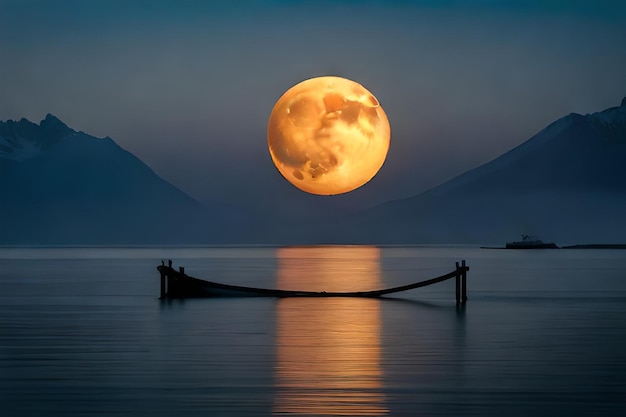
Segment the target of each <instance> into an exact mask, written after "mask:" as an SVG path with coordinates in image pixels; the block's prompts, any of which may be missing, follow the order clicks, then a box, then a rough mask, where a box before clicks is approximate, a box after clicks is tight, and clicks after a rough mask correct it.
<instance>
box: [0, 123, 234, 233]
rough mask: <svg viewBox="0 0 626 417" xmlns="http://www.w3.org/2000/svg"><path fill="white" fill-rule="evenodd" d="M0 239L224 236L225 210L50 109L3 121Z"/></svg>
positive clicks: (0, 156) (0, 177)
mask: <svg viewBox="0 0 626 417" xmlns="http://www.w3.org/2000/svg"><path fill="white" fill-rule="evenodd" d="M0 143H2V144H3V148H2V152H3V153H2V154H0V193H1V195H2V196H3V197H2V205H1V206H0V243H3V244H15V243H19V244H56V243H60V244H73V243H76V244H84V243H90V244H122V243H124V244H126V243H128V244H132V243H150V244H152V243H192V242H211V241H215V240H216V239H217V240H228V236H227V234H228V232H229V230H228V224H227V222H226V221H225V219H228V215H227V213H223V212H220V211H219V210H216V209H208V208H207V207H204V206H203V205H202V204H200V203H199V202H198V201H196V200H194V199H193V198H191V197H189V196H188V195H186V194H185V193H183V192H182V191H180V190H178V189H177V188H176V187H174V186H172V185H171V184H169V183H168V182H166V181H165V180H163V179H162V178H160V177H159V176H158V175H157V174H155V173H154V171H153V170H152V169H150V168H149V167H148V166H147V165H145V164H144V163H143V162H142V161H140V160H139V159H138V158H137V157H135V156H134V155H132V154H131V153H129V152H127V151H125V150H124V149H122V148H121V147H120V146H119V145H117V144H116V143H115V142H114V141H113V139H111V138H109V137H106V138H103V139H99V138H95V137H93V136H90V135H87V134H85V133H83V132H76V131H74V130H73V129H70V128H69V127H68V126H67V125H65V124H64V123H63V122H61V121H60V120H59V119H58V118H56V117H54V116H52V115H50V114H49V115H48V116H46V118H45V119H44V120H42V121H41V123H40V124H39V125H37V124H34V123H31V122H29V121H28V120H26V119H22V120H20V121H19V122H14V121H8V122H1V123H0Z"/></svg>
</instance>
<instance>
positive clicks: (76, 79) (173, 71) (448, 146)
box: [0, 0, 626, 221]
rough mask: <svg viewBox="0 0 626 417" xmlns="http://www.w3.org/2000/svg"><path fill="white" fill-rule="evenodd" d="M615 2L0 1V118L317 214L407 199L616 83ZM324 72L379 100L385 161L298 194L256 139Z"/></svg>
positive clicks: (210, 198) (623, 35)
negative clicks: (288, 100) (333, 187)
mask: <svg viewBox="0 0 626 417" xmlns="http://www.w3.org/2000/svg"><path fill="white" fill-rule="evenodd" d="M624 45H626V2H623V1H621V0H620V1H592V0H580V1H564V0H552V1H550V0H531V1H519V0H511V1H495V0H493V1H487V0H456V1H452V0H450V1H435V0H430V1H354V0H353V1H347V0H345V1H323V0H320V1H297V0H292V1H286V0H285V1H278V0H272V1H184V0H183V1H158V0H154V1H137V0H129V1H118V0H74V1H70V0H45V1H44V0H0V120H9V119H13V120H19V119H21V118H23V117H25V118H27V119H29V120H31V121H34V122H39V121H40V120H42V119H43V118H44V117H45V116H46V114H47V113H51V114H54V115H55V116H57V117H59V118H60V119H61V120H63V121H64V122H65V123H66V124H68V125H69V126H70V127H72V128H73V129H75V130H79V131H84V132H86V133H88V134H91V135H93V136H97V137H105V136H109V137H111V138H113V139H114V140H115V141H116V142H117V143H118V144H119V145H120V146H122V147H123V148H124V149H127V150H128V151H130V152H132V153H133V154H135V155H136V156H137V157H139V158H140V159H141V160H143V161H144V162H146V163H147V164H148V165H149V166H150V167H151V168H153V169H154V170H155V171H156V172H157V173H158V174H159V175H160V176H162V177H163V178H165V179H167V180H168V181H170V182H171V183H173V184H174V185H176V186H177V187H179V188H181V189H182V190H183V191H185V192H187V193H189V194H190V195H192V196H193V197H195V198H196V199H198V200H200V201H202V202H203V203H205V204H208V205H213V204H219V205H226V206H229V207H240V208H242V209H244V210H247V211H251V212H255V213H259V214H268V213H271V214H273V216H272V218H273V219H274V220H275V221H280V219H281V218H288V217H290V216H294V217H300V216H308V215H312V216H317V215H326V214H329V213H342V212H346V211H349V210H353V209H359V208H367V207H371V206H375V205H377V204H381V203H383V202H385V201H389V200H392V199H398V198H404V197H409V196H412V195H416V194H419V193H421V192H423V191H426V190H428V189H429V188H432V187H434V186H436V185H438V184H440V183H443V182H445V181H447V180H449V179H451V178H453V177H454V176H456V175H458V174H461V173H463V172H465V171H467V170H469V169H471V168H474V167H476V166H478V165H481V164H483V163H486V162H488V161H490V160H492V159H493V158H495V157H497V156H499V155H501V154H502V153H504V152H506V151H508V150H510V149H512V148H513V147H515V146H517V145H519V144H521V143H523V142H524V141H525V140H527V139H529V138H530V137H531V136H532V135H533V134H535V133H537V132H538V131H539V130H541V129H542V128H544V127H545V126H546V125H548V124H549V123H551V122H552V121H554V120H556V119H558V118H559V117H562V116H564V115H567V114H569V113H572V112H576V113H581V114H586V113H593V112H596V111H601V110H603V109H605V108H608V107H613V106H617V105H619V103H620V101H621V99H622V98H623V97H624V96H625V95H626V77H625V76H624V75H625V74H626V53H625V52H624V51H625V49H624ZM322 75H337V76H342V77H346V78H349V79H352V80H354V81H357V82H359V83H361V84H362V85H363V86H365V87H366V88H367V89H368V90H370V91H371V92H372V93H373V94H374V95H375V96H376V97H377V98H378V100H379V102H380V103H381V105H382V107H383V108H384V110H385V112H386V113H387V116H388V118H389V121H390V124H391V130H392V137H391V146H390V149H389V154H388V156H387V160H386V162H385V164H384V166H383V167H382V169H381V170H380V172H379V173H378V175H376V176H375V177H374V178H373V179H372V180H371V181H370V182H369V183H367V184H366V185H364V186H363V187H361V188H359V189H357V190H355V191H353V192H351V193H348V194H345V195H340V196H313V195H309V194H306V193H304V192H302V191H300V190H298V189H296V188H295V187H293V186H292V185H291V184H289V183H288V182H287V181H286V180H284V179H283V178H282V177H281V176H280V174H279V173H278V171H277V170H276V169H275V167H274V166H273V164H272V162H271V158H270V155H269V152H268V149H267V138H266V128H267V121H268V118H269V115H270V112H271V110H272V107H273V105H274V103H275V102H276V101H277V100H278V98H279V97H280V96H281V95H282V94H283V92H285V91H286V90H287V89H289V88H290V87H291V86H293V85H295V84H297V83H298V82H300V81H302V80H305V79H308V78H311V77H315V76H322Z"/></svg>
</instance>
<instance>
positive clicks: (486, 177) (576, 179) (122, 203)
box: [0, 98, 626, 245]
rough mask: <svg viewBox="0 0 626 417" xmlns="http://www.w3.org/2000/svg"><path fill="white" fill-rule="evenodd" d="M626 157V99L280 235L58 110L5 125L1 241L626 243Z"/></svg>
mask: <svg viewBox="0 0 626 417" xmlns="http://www.w3.org/2000/svg"><path fill="white" fill-rule="evenodd" d="M624 161H626V98H625V99H624V100H622V103H621V105H620V106H618V107H612V108H609V109H606V110H604V111H601V112H598V113H593V114H587V115H580V114H575V113H572V114H570V115H567V116H565V117H563V118H561V119H559V120H557V121H555V122H553V123H552V124H550V125H549V126H547V127H546V128H545V129H543V130H541V131H540V132H539V133H537V134H536V135H535V136H533V137H532V138H530V139H529V140H528V141H526V142H524V143H523V144H521V145H520V146H518V147H516V148H514V149H512V150H511V151H509V152H507V153H505V154H503V155H502V156H500V157H498V158H496V159H494V160H493V161H491V162H488V163H486V164H484V165H481V166H479V167H477V168H475V169H473V170H470V171H468V172H466V173H464V174H461V175H459V176H458V177H456V178H453V179H452V180H450V181H448V182H446V183H444V184H441V185H439V186H437V187H435V188H432V189H431V190H428V191H426V192H424V193H421V194H417V195H415V196H413V197H410V198H406V199H401V200H395V201H390V202H387V203H384V204H382V205H379V206H377V207H374V208H371V209H368V210H364V211H360V212H356V213H352V214H351V215H350V216H349V217H340V218H332V219H330V218H329V219H324V220H322V221H321V222H319V223H312V222H307V221H306V220H304V221H302V222H301V225H300V226H298V222H296V223H293V224H290V225H289V227H284V229H286V230H280V229H279V228H277V227H275V226H271V225H269V224H268V225H265V226H264V225H263V223H262V221H260V220H256V221H254V220H253V219H254V218H253V217H252V215H251V214H249V213H248V214H245V213H244V214H242V213H241V212H237V213H233V211H232V210H229V209H227V208H225V207H223V206H219V205H212V206H211V207H207V206H205V205H203V204H201V203H199V202H198V201H196V200H195V199H193V198H192V197H190V196H188V195H187V194H185V193H183V192H182V191H180V190H179V189H177V188H176V187H174V186H173V185H172V184H170V183H168V182H167V181H166V180H164V179H163V178H161V177H159V176H158V175H157V174H156V173H155V172H154V171H153V170H152V169H150V168H149V167H148V166H147V165H146V164H144V163H143V162H142V161H140V160H139V159H138V158H137V157H135V156H134V155H132V154H131V153H129V152H128V151H126V150H124V149H122V148H121V147H120V146H119V145H117V144H116V143H115V142H114V141H113V140H112V139H111V138H109V137H105V138H96V137H93V136H90V135H88V134H86V133H84V132H77V131H75V130H73V129H71V128H69V127H68V126H67V125H65V124H64V123H63V122H62V121H60V120H59V119H58V118H56V117H55V116H52V115H50V114H49V115H47V116H46V118H45V119H44V120H42V121H41V123H40V124H35V123H32V122H30V121H28V120H26V119H21V120H19V121H13V120H9V121H6V122H0V244H4V245H15V244H42V245H43V244H94V245H103V244H161V243H167V244H173V243H178V244H190V243H193V244H195V243H197V244H200V243H211V244H217V243H294V244H296V243H307V244H310V243H348V244H363V243H368V244H414V243H503V242H504V241H505V240H512V239H515V238H516V237H518V236H519V235H521V234H531V235H537V236H539V237H541V238H544V240H553V241H558V242H559V243H562V244H564V243H598V242H601V243H624V242H626V236H625V234H626V232H625V231H626V165H625V163H624ZM307 223H308V224H307ZM287 229H288V230H287Z"/></svg>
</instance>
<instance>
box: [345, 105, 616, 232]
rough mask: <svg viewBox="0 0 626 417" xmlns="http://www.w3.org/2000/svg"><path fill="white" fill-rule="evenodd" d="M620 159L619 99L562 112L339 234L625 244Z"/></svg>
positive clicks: (361, 218)
mask: <svg viewBox="0 0 626 417" xmlns="http://www.w3.org/2000/svg"><path fill="white" fill-rule="evenodd" d="M625 160H626V100H623V101H622V105H621V106H620V107H612V108H609V109H607V110H604V111H602V112H598V113H593V114H588V115H580V114H575V113H572V114H570V115H567V116H565V117H563V118H561V119H559V120H557V121H555V122H553V123H551V124H550V125H549V126H547V127H546V128H545V129H543V130H542V131H540V132H539V133H537V134H536V135H535V136H533V137H532V138H530V139H529V140H528V141H526V142H524V143H523V144H521V145H519V146H518V147H516V148H514V149H512V150H511V151H509V152H507V153H505V154H503V155H502V156H500V157H498V158H496V159H494V160H493V161H491V162H488V163H486V164H484V165H481V166H479V167H477V168H475V169H472V170H470V171H468V172H466V173H464V174H462V175H459V176H458V177H456V178H453V179H452V180H450V181H448V182H446V183H444V184H442V185H440V186H438V187H435V188H433V189H431V190H429V191H426V192H424V193H422V194H419V195H416V196H414V197H410V198H407V199H402V200H396V201H391V202H388V203H386V204H383V205H381V206H378V207H375V208H373V209H372V210H369V211H367V212H365V213H362V214H361V215H359V216H356V217H355V218H354V219H352V220H348V221H347V225H346V226H344V227H343V228H342V235H343V236H344V239H343V240H345V241H350V242H360V243H363V242H369V243H450V242H456V243H486V242H504V241H505V240H506V239H511V238H514V237H516V236H519V234H520V233H533V234H538V235H540V236H545V237H547V238H549V239H555V240H561V241H574V242H580V241H602V242H615V241H616V242H623V241H626V236H625V235H624V232H623V230H622V228H621V227H619V225H624V224H626V165H625V164H624V161H625ZM340 240H342V239H340Z"/></svg>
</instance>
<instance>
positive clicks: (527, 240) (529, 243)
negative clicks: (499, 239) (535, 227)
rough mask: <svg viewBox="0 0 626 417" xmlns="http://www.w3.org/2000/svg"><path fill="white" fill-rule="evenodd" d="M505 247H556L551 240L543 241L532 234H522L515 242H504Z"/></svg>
mask: <svg viewBox="0 0 626 417" xmlns="http://www.w3.org/2000/svg"><path fill="white" fill-rule="evenodd" d="M505 248H506V249H558V248H559V247H558V246H557V245H556V244H555V243H552V242H544V241H542V240H541V239H537V238H536V237H534V236H530V235H522V240H520V241H517V242H506V246H505Z"/></svg>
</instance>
